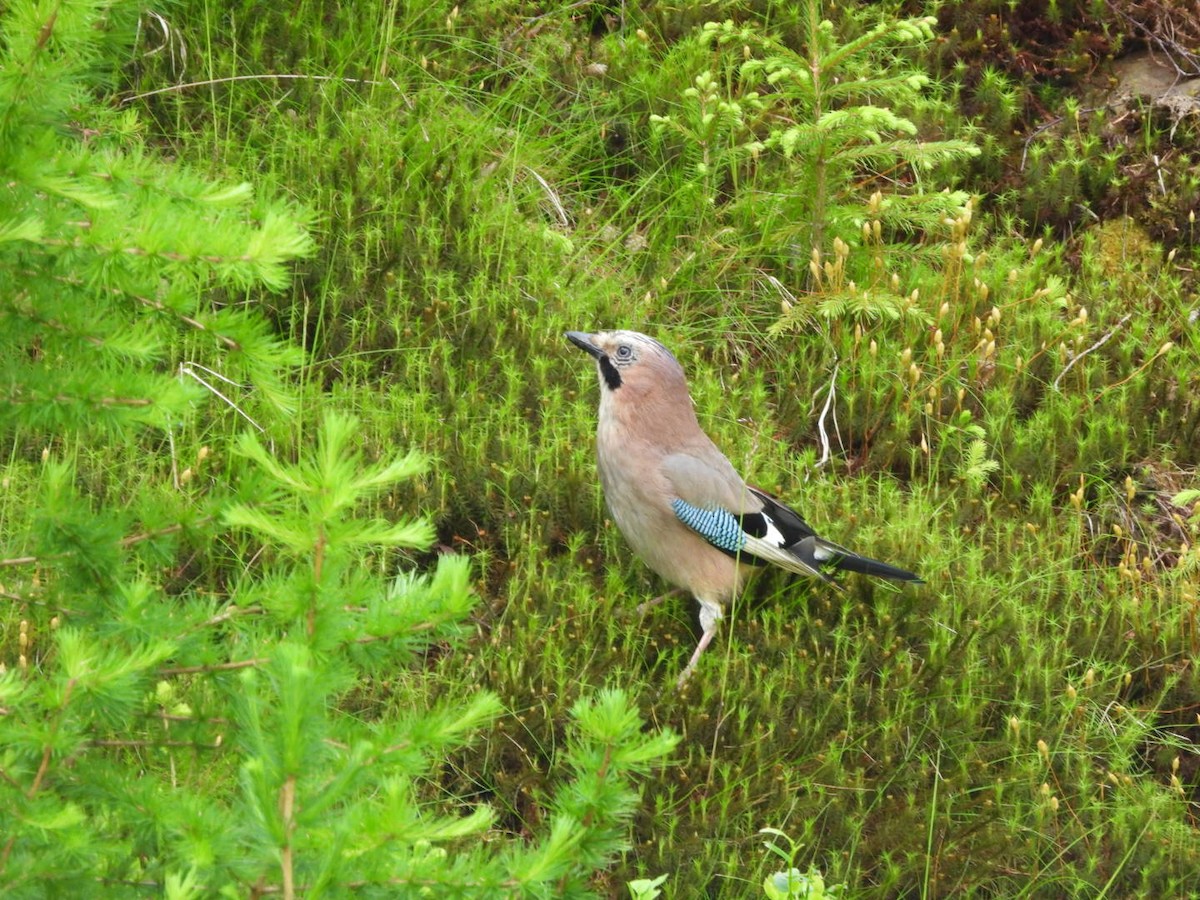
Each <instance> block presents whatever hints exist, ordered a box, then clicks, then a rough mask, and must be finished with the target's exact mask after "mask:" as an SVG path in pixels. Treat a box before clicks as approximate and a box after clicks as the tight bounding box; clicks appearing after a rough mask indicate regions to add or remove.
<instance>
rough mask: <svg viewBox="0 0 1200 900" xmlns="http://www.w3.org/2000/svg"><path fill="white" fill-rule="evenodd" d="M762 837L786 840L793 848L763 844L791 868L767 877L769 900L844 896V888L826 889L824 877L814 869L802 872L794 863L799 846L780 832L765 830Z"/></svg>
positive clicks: (765, 886) (818, 899) (765, 887)
mask: <svg viewBox="0 0 1200 900" xmlns="http://www.w3.org/2000/svg"><path fill="white" fill-rule="evenodd" d="M758 833H759V834H767V835H771V836H773V837H777V838H783V839H784V840H786V841H787V842H788V844H789V845H790V846H788V847H787V848H784V847H781V846H780V845H779V844H778V843H777V842H776V841H771V840H769V841H764V842H763V843H764V845H765V846H766V848H767V850H768V851H770V852H771V853H772V854H773V855H775V856H777V857H779V858H780V859H782V860H783V862H784V864H785V865H786V866H788V868H787V869H784V870H783V871H780V872H774V873H772V874H770V875H768V876H767V879H766V881H764V882H763V893H764V894H765V895H766V897H767V898H768V900H832V898H834V897H840V896H842V886H841V885H827V884H826V883H825V878H824V876H823V875H822V874H821V873H820V872H819V871H818V870H817V869H815V868H810V869H809V870H808V871H807V872H801V871H800V870H799V869H797V868H796V867H795V866H794V865H793V863H794V862H795V861H796V857H797V855H798V853H799V851H800V846H799V845H798V844H797V843H796V842H795V841H793V840H792V839H791V838H790V837H788V835H787V834H786V833H784V832H782V831H780V830H779V829H778V828H762V829H759V832H758Z"/></svg>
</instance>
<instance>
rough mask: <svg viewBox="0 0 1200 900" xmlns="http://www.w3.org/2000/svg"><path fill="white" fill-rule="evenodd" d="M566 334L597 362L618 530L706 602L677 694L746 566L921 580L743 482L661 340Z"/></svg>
mask: <svg viewBox="0 0 1200 900" xmlns="http://www.w3.org/2000/svg"><path fill="white" fill-rule="evenodd" d="M565 336H566V338H567V340H569V341H570V342H571V343H572V344H574V345H575V346H576V347H578V348H579V349H580V350H583V351H584V352H585V353H588V354H589V355H590V356H592V358H593V359H594V360H595V363H596V370H597V373H598V377H599V382H600V410H599V416H598V425H597V429H596V462H597V468H598V470H599V474H600V484H601V487H602V489H603V491H604V499H605V503H606V505H607V506H608V510H609V514H610V515H611V517H612V520H613V522H615V523H616V525H617V528H618V529H619V530H620V532H621V534H622V535H624V537H625V540H626V542H627V543H628V544H629V546H630V548H631V549H632V550H633V552H634V553H635V554H636V555H637V556H638V557H640V558H641V559H642V560H643V561H644V562H645V563H646V564H647V565H648V566H649V567H650V568H651V569H652V570H653V571H654V572H656V573H657V574H658V575H659V576H660V577H661V578H662V579H663V580H664V581H666V582H668V583H670V584H671V585H673V586H675V587H676V588H681V589H683V590H685V591H688V592H690V593H691V594H692V596H693V597H695V599H696V601H697V602H698V603H699V605H700V629H701V635H700V639H699V642H698V643H697V645H696V649H695V651H694V652H693V653H692V656H691V659H689V660H688V663H687V666H686V667H685V668H684V670H683V672H682V673H681V674H680V676H679V679H678V682H677V685H678V687H679V688H682V687H683V685H684V684H685V683H686V682H687V681H688V679H689V677H690V676H691V675H692V673H693V672H694V671H695V670H696V666H697V664H698V663H699V661H700V657H701V655H702V654H703V653H704V650H705V648H707V647H708V645H709V644H710V643H711V642H712V639H713V635H714V634H715V633H716V630H717V626H718V623H719V622H720V620H721V618H722V610H723V608H724V607H725V606H726V605H727V604H729V603H731V602H732V601H733V599H734V597H736V596H737V593H738V591H739V590H740V588H741V585H742V583H743V581H744V579H745V577H746V575H747V574H748V567H749V566H762V565H775V566H778V567H779V568H781V569H786V570H787V571H789V572H795V573H799V574H804V575H812V576H816V577H817V578H820V579H821V580H822V581H824V582H826V583H829V584H833V583H834V579H833V574H835V573H837V572H838V571H847V572H858V573H861V574H864V575H874V576H878V577H882V578H888V579H892V580H895V581H900V582H913V583H917V584H920V583H923V582H922V581H921V579H920V578H919V577H918V576H917V575H915V574H914V573H912V572H909V571H906V570H905V569H901V568H898V567H897V566H893V565H890V564H889V563H885V562H880V561H879V560H876V559H871V558H869V557H866V556H861V555H859V554H857V553H855V552H853V551H852V550H847V549H846V548H845V547H842V546H840V545H839V544H835V543H833V542H832V541H829V540H826V539H825V538H823V537H820V536H819V535H818V534H817V533H816V532H815V531H813V529H812V528H811V527H810V526H809V525H808V523H807V522H805V521H804V519H803V518H802V517H801V516H800V514H799V513H798V512H796V511H795V510H794V509H792V508H791V507H790V506H787V505H786V504H784V503H783V502H782V501H780V500H778V499H776V498H775V497H772V496H771V495H770V494H768V493H766V492H765V491H761V490H759V489H758V488H755V487H751V486H750V485H748V484H747V483H746V482H745V481H743V480H742V476H741V475H739V474H738V473H737V470H736V469H734V467H733V464H732V463H730V461H729V460H728V459H727V458H726V457H725V454H723V453H722V452H721V451H720V450H719V449H718V448H717V445H716V444H714V443H713V442H712V439H711V438H709V436H708V435H707V434H705V432H704V430H703V429H702V428H701V427H700V423H699V421H698V420H697V418H696V411H695V407H694V405H693V403H692V399H691V394H690V393H689V391H688V385H687V378H686V376H685V374H684V371H683V367H682V366H681V365H680V364H679V362H678V360H676V359H675V356H674V355H673V354H672V353H671V351H670V350H668V349H667V348H666V347H665V346H663V345H662V344H661V343H659V342H658V341H656V340H655V339H654V338H651V337H648V336H646V335H644V334H641V333H639V332H636V331H601V332H596V333H591V334H589V333H586V332H580V331H568V332H566V335H565ZM664 596H665V595H664ZM656 599H661V598H656ZM651 602H653V601H651Z"/></svg>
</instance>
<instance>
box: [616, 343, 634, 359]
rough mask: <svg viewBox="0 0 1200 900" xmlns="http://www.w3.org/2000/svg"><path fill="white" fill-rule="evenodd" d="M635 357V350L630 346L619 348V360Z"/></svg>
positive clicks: (624, 345)
mask: <svg viewBox="0 0 1200 900" xmlns="http://www.w3.org/2000/svg"><path fill="white" fill-rule="evenodd" d="M631 356H633V348H632V347H630V346H629V345H628V344H622V345H621V346H620V347H618V348H617V359H629V357H631Z"/></svg>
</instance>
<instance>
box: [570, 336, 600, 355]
mask: <svg viewBox="0 0 1200 900" xmlns="http://www.w3.org/2000/svg"><path fill="white" fill-rule="evenodd" d="M567 340H568V341H570V342H571V343H572V344H574V345H575V346H576V347H578V348H579V349H580V350H583V351H584V352H585V353H590V354H591V355H592V356H594V357H596V359H599V358H600V357H602V356H603V355H604V351H603V350H601V349H600V348H599V347H597V346H596V345H595V344H593V343H592V336H591V335H590V334H585V333H584V332H582V331H568V332H567Z"/></svg>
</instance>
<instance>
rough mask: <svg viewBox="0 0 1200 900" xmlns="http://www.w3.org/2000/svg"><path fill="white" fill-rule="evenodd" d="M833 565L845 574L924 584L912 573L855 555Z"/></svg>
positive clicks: (850, 554)
mask: <svg viewBox="0 0 1200 900" xmlns="http://www.w3.org/2000/svg"><path fill="white" fill-rule="evenodd" d="M833 565H835V566H837V567H838V568H839V569H844V570H845V571H847V572H858V573H859V574H860V575H875V576H878V577H879V578H892V579H895V580H896V581H912V582H915V583H916V584H924V583H925V582H924V581H923V580H922V579H921V578H920V577H919V576H917V575H914V574H913V573H912V572H906V571H905V570H904V569H901V568H898V567H896V566H893V565H889V564H888V563H885V562H880V561H879V560H877V559H870V558H869V557H866V556H859V555H858V554H857V553H848V554H846V555H845V556H843V557H841V558H840V559H838V560H836V561H834V563H833Z"/></svg>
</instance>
